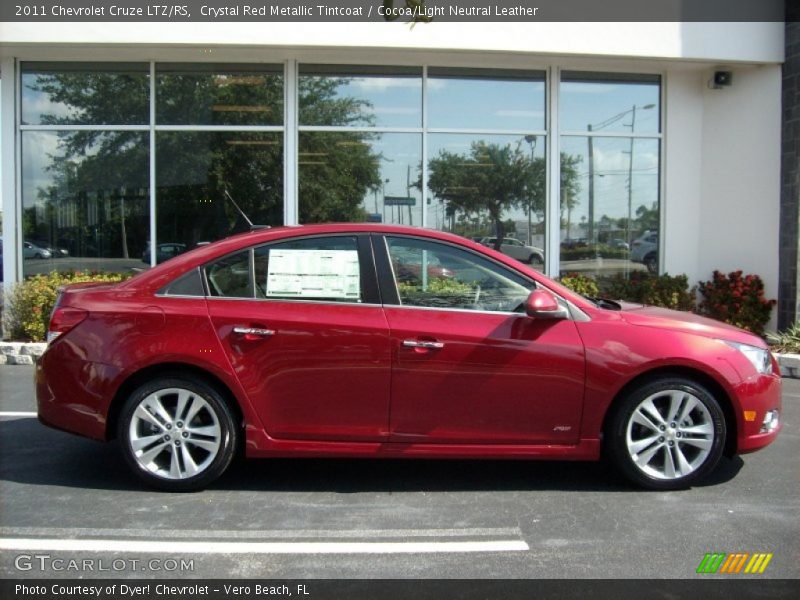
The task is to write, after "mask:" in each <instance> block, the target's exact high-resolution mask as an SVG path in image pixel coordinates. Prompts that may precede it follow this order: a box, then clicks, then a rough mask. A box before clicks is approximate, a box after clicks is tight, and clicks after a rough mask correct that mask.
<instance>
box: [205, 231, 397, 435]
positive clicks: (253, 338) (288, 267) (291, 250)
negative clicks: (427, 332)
mask: <svg viewBox="0 0 800 600" xmlns="http://www.w3.org/2000/svg"><path fill="white" fill-rule="evenodd" d="M374 273H375V271H374V264H373V262H372V253H371V250H370V247H369V240H368V236H359V235H331V236H317V237H304V238H294V239H291V240H288V241H281V242H277V243H272V244H268V245H265V246H261V247H257V248H251V249H248V250H245V251H243V252H239V253H236V254H234V255H230V256H228V257H225V258H223V259H221V260H219V261H217V262H216V263H213V264H211V265H207V266H206V269H205V276H206V279H207V282H208V286H209V299H208V307H209V313H210V316H211V320H212V323H213V325H214V328H215V330H216V332H217V335H218V336H219V339H220V341H221V342H222V346H223V348H224V349H225V351H226V353H227V356H228V358H229V360H230V362H231V365H232V366H233V369H234V371H235V372H236V374H237V376H238V378H239V380H240V382H241V384H242V386H243V387H244V389H245V391H246V392H247V394H248V396H249V398H250V400H251V402H252V403H253V405H254V407H255V409H256V411H257V413H258V415H259V417H260V418H261V421H262V424H263V426H264V428H265V430H266V432H267V433H268V434H269V435H270V436H271V437H273V438H278V439H307V440H326V441H336V440H340V441H345V440H349V441H382V440H385V439H386V438H387V437H388V418H389V386H390V358H391V347H390V341H389V332H388V327H387V324H386V319H385V317H384V314H383V309H382V308H381V306H380V303H379V299H378V291H377V284H376V281H375V275H374Z"/></svg>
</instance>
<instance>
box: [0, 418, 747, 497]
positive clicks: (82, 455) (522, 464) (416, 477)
mask: <svg viewBox="0 0 800 600" xmlns="http://www.w3.org/2000/svg"><path fill="white" fill-rule="evenodd" d="M743 465H744V462H743V461H742V459H741V458H739V457H735V458H733V459H730V458H727V457H723V459H722V460H721V461H720V464H719V466H718V467H717V469H716V470H715V471H714V473H712V474H711V475H710V476H709V477H707V478H706V479H705V480H704V481H702V482H701V483H700V484H698V486H697V487H704V486H713V485H719V484H722V483H725V482H727V481H729V480H730V479H732V478H733V477H735V476H736V474H737V473H738V472H739V470H740V469H741V468H742V466H743ZM4 481H9V482H15V483H21V484H26V485H48V486H64V487H71V488H84V489H105V490H131V491H136V490H139V491H150V490H149V488H147V487H146V486H145V485H144V484H143V483H141V482H139V480H138V479H137V478H136V476H135V475H134V474H133V473H131V471H130V469H129V468H128V466H127V464H126V463H125V461H124V460H123V457H122V453H121V451H120V448H119V446H118V444H117V443H115V442H114V443H110V444H103V443H99V442H94V441H91V440H87V439H83V438H78V437H75V436H72V435H69V434H66V433H62V432H58V431H54V430H51V429H48V428H46V427H44V426H42V425H41V424H39V423H38V421H36V420H35V419H13V420H3V421H0V483H2V482H4ZM209 489H212V490H229V491H276V492H287V491H301V492H317V491H318V492H337V493H343V494H352V493H359V492H390V493H391V492H452V491H536V490H565V491H567V490H577V491H594V492H621V491H640V490H637V489H636V488H634V487H632V486H631V485H629V484H628V483H627V482H626V481H625V480H623V479H622V478H621V477H620V476H619V475H618V474H617V473H616V472H615V471H614V470H613V469H612V468H611V467H610V466H609V465H608V464H607V463H606V462H604V461H601V462H573V461H527V460H427V459H345V458H326V459H310V458H302V459H248V460H244V459H242V458H239V459H237V460H236V461H235V462H234V464H233V465H232V466H231V468H230V469H229V471H228V472H227V473H226V474H225V475H223V476H222V477H221V478H220V479H219V480H218V481H217V482H215V483H214V484H213V485H211V486H210V487H209Z"/></svg>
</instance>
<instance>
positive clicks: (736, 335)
mask: <svg viewBox="0 0 800 600" xmlns="http://www.w3.org/2000/svg"><path fill="white" fill-rule="evenodd" d="M620 305H621V307H622V310H621V311H620V314H621V316H622V318H623V319H625V321H627V322H628V323H630V324H631V325H639V326H642V327H654V328H656V329H669V330H672V331H682V332H685V333H692V334H694V335H702V336H704V337H709V338H716V339H721V340H729V341H732V342H738V343H740V344H749V345H751V346H757V347H759V348H766V347H767V345H766V343H765V342H764V340H762V339H761V338H760V337H758V336H757V335H755V334H753V333H750V332H749V331H745V330H744V329H739V328H738V327H734V326H733V325H728V324H727V323H723V322H722V321H716V320H714V319H709V318H708V317H701V316H700V315H696V314H694V313H690V312H683V311H679V310H670V309H667V308H659V307H656V306H647V305H643V304H633V303H630V302H620Z"/></svg>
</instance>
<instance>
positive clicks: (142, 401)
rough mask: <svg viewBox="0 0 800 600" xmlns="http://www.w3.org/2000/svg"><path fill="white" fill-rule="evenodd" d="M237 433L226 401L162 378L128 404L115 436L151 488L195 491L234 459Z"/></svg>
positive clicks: (194, 385) (194, 384) (190, 382)
mask: <svg viewBox="0 0 800 600" xmlns="http://www.w3.org/2000/svg"><path fill="white" fill-rule="evenodd" d="M237 433H238V432H237V427H236V422H235V420H234V418H233V415H232V413H231V410H230V409H229V408H228V406H227V404H226V402H225V400H224V398H223V397H222V396H221V395H220V394H219V392H217V390H215V389H214V388H213V387H211V386H209V385H208V384H206V383H205V382H203V381H201V380H199V379H195V378H194V377H189V376H180V377H160V378H158V379H155V380H153V381H151V382H149V383H146V384H144V385H142V386H140V387H139V388H138V389H136V390H135V391H134V392H133V393H132V394H131V395H130V397H129V398H128V400H127V401H126V402H125V405H124V407H123V408H122V412H121V414H120V419H119V423H118V429H117V435H118V438H119V440H120V442H121V444H122V449H123V453H124V455H125V459H126V460H127V462H128V464H129V465H130V466H131V468H132V469H133V470H134V472H135V473H136V474H137V475H138V476H139V477H141V478H142V479H143V480H144V481H145V482H146V483H147V484H148V485H151V486H153V487H156V488H159V489H162V490H167V491H172V492H183V491H191V490H197V489H200V488H202V487H205V486H207V485H208V484H210V483H211V482H212V481H214V480H215V479H217V478H218V477H219V476H220V475H222V473H223V472H224V471H225V470H226V469H227V468H228V466H229V465H230V463H231V460H232V459H233V455H234V453H235V449H236V443H237Z"/></svg>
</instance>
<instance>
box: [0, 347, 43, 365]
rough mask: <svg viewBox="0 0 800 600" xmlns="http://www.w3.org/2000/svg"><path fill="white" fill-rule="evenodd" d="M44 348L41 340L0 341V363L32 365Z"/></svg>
mask: <svg viewBox="0 0 800 600" xmlns="http://www.w3.org/2000/svg"><path fill="white" fill-rule="evenodd" d="M46 348H47V344H45V343H42V342H0V365H32V364H33V363H34V362H36V359H37V358H38V357H40V356H41V355H42V354H43V353H44V351H45V349H46Z"/></svg>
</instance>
